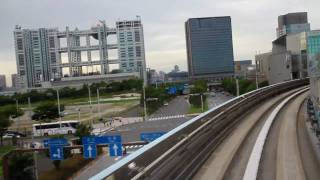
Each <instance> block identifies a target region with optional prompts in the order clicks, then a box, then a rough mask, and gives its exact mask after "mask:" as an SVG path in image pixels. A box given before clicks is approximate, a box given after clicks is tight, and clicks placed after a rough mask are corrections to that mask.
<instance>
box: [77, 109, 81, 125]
mask: <svg viewBox="0 0 320 180" xmlns="http://www.w3.org/2000/svg"><path fill="white" fill-rule="evenodd" d="M80 113H81V111H80V107H79V108H78V120H79V122H80V121H81V118H80V117H81V115H80Z"/></svg>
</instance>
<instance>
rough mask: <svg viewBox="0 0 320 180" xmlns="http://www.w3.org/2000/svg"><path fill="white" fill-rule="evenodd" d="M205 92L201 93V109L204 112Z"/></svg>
mask: <svg viewBox="0 0 320 180" xmlns="http://www.w3.org/2000/svg"><path fill="white" fill-rule="evenodd" d="M202 96H203V94H202V93H201V94H200V97H201V111H202V112H203V111H204V107H203V97H202Z"/></svg>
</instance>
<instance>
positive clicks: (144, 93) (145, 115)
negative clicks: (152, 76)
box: [142, 85, 147, 121]
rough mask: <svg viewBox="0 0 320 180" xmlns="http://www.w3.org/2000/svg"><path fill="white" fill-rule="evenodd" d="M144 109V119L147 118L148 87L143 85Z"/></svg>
mask: <svg viewBox="0 0 320 180" xmlns="http://www.w3.org/2000/svg"><path fill="white" fill-rule="evenodd" d="M142 89H143V110H144V121H146V120H147V102H146V87H145V85H143V87H142Z"/></svg>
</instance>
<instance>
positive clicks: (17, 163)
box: [8, 153, 34, 180]
mask: <svg viewBox="0 0 320 180" xmlns="http://www.w3.org/2000/svg"><path fill="white" fill-rule="evenodd" d="M8 162H9V177H10V179H12V180H24V179H34V176H33V165H34V161H33V156H32V153H13V154H12V155H10V156H9V159H8Z"/></svg>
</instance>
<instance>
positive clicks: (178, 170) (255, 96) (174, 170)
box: [91, 79, 309, 180]
mask: <svg viewBox="0 0 320 180" xmlns="http://www.w3.org/2000/svg"><path fill="white" fill-rule="evenodd" d="M308 82H309V81H308V79H303V80H293V81H287V82H283V83H279V84H274V85H271V86H267V87H264V88H260V89H258V90H255V91H252V92H249V93H247V94H244V95H241V96H239V97H236V98H233V99H231V100H229V101H227V102H225V103H223V104H221V105H219V106H217V107H215V108H213V109H210V110H209V111H207V112H205V113H202V114H201V115H199V116H197V117H195V118H193V119H191V120H189V121H187V122H185V123H184V124H182V125H180V126H178V127H176V128H175V129H173V130H171V131H169V132H168V133H166V134H165V135H163V136H162V137H160V138H158V139H156V140H155V141H153V142H151V143H150V144H148V145H146V146H144V147H143V148H141V149H139V150H137V151H136V152H134V153H132V154H130V155H129V156H127V157H125V158H123V159H122V160H120V161H118V162H117V163H115V164H114V165H112V166H110V167H108V168H107V169H105V170H103V171H101V172H100V173H98V174H97V175H95V176H94V177H92V178H91V179H92V180H96V179H104V178H107V177H112V178H114V179H188V178H191V177H192V176H193V175H194V174H195V173H196V171H197V170H198V168H199V167H201V165H202V164H203V163H204V162H205V160H206V159H207V157H209V155H210V154H211V153H212V151H213V150H214V149H215V148H216V147H217V146H218V145H219V144H220V143H221V142H222V140H223V139H224V138H225V137H226V136H227V135H228V133H230V131H231V130H232V128H234V127H235V125H236V124H237V123H238V122H237V121H236V119H239V118H238V117H239V116H241V115H243V114H244V112H247V111H248V110H249V109H250V108H252V107H253V106H255V105H257V104H258V103H260V102H262V101H263V100H265V99H268V98H270V97H272V96H275V95H277V94H280V93H282V92H285V91H288V90H291V89H295V88H298V87H301V86H304V85H307V84H308Z"/></svg>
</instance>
